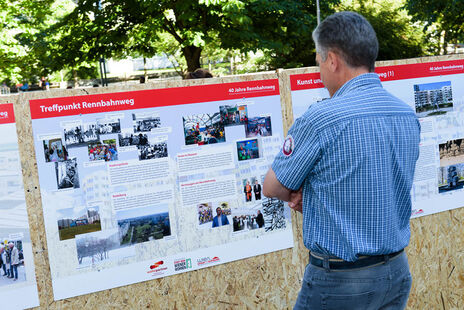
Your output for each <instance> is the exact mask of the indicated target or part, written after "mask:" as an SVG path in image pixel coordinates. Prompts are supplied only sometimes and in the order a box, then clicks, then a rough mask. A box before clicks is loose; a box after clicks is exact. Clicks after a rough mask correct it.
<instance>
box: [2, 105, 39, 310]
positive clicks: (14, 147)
mask: <svg viewBox="0 0 464 310" xmlns="http://www.w3.org/2000/svg"><path fill="white" fill-rule="evenodd" d="M0 137H1V139H0V242H2V243H3V242H5V241H8V242H14V243H15V246H16V247H17V249H18V251H19V253H20V254H21V255H20V264H19V265H18V267H17V270H18V279H17V280H14V279H10V278H7V277H6V276H3V274H4V271H3V268H0V300H1V301H2V309H3V307H4V309H24V308H32V307H37V306H39V296H38V293H37V283H36V279H35V270H34V268H35V267H34V257H33V255H32V245H31V238H30V233H29V220H28V218H27V211H26V199H25V196H24V187H23V179H22V172H21V161H20V159H19V151H18V138H17V135H16V124H15V117H14V110H13V104H1V105H0Z"/></svg>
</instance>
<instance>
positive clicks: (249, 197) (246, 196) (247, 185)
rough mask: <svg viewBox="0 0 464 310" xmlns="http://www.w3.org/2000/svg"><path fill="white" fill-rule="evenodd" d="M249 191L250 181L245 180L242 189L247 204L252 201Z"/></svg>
mask: <svg viewBox="0 0 464 310" xmlns="http://www.w3.org/2000/svg"><path fill="white" fill-rule="evenodd" d="M251 191H252V188H251V185H250V181H248V180H247V181H246V184H245V186H244V187H243V192H244V193H245V198H246V201H247V202H249V201H251V199H252V196H251V195H252V194H251Z"/></svg>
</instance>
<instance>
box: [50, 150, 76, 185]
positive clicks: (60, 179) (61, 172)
mask: <svg viewBox="0 0 464 310" xmlns="http://www.w3.org/2000/svg"><path fill="white" fill-rule="evenodd" d="M55 173H56V184H57V187H58V189H65V188H79V174H78V171H77V159H76V158H73V159H68V160H65V161H63V162H56V163H55Z"/></svg>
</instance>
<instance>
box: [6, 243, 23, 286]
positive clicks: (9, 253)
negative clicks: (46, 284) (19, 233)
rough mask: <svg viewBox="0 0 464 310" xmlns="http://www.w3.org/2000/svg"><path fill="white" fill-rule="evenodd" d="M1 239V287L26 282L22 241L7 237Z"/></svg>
mask: <svg viewBox="0 0 464 310" xmlns="http://www.w3.org/2000/svg"><path fill="white" fill-rule="evenodd" d="M0 238H1V241H0V258H1V259H0V262H1V263H0V270H1V271H2V272H1V276H0V287H2V286H5V285H11V284H17V283H20V282H26V279H27V278H26V268H25V267H24V253H23V243H22V240H21V239H18V238H8V237H7V236H0Z"/></svg>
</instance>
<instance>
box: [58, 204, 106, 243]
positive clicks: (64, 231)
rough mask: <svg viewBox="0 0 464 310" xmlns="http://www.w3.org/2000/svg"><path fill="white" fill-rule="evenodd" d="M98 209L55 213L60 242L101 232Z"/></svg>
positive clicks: (91, 208) (96, 207) (62, 210)
mask: <svg viewBox="0 0 464 310" xmlns="http://www.w3.org/2000/svg"><path fill="white" fill-rule="evenodd" d="M99 210H100V209H99V207H98V206H95V207H89V208H87V207H81V208H66V209H61V210H58V211H57V214H58V220H57V224H58V232H59V236H60V240H68V239H73V238H74V237H75V236H76V235H81V234H86V233H90V232H94V231H100V230H101V220H100V212H99Z"/></svg>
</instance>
